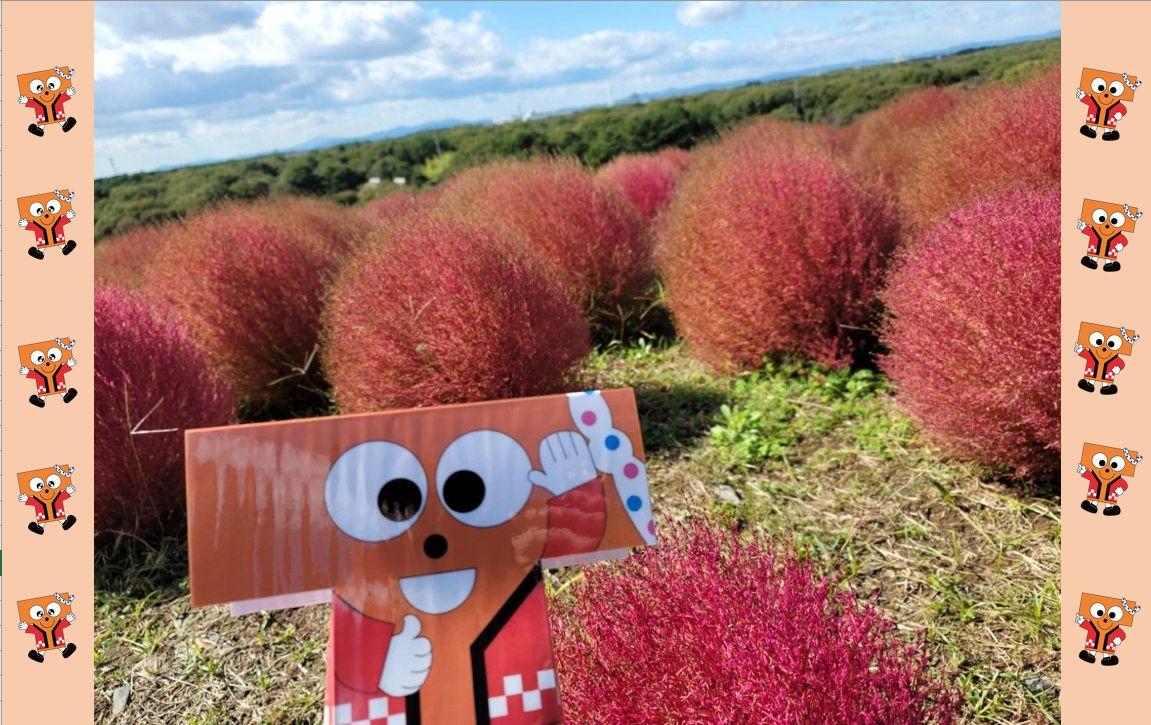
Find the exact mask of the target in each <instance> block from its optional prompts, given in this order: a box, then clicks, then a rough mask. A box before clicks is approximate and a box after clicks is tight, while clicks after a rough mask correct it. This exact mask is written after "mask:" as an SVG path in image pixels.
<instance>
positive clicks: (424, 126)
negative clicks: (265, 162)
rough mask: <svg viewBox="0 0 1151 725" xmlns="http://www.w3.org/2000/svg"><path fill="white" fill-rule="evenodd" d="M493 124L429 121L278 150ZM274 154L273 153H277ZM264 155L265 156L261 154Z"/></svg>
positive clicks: (313, 141) (453, 119) (293, 149)
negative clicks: (365, 134)
mask: <svg viewBox="0 0 1151 725" xmlns="http://www.w3.org/2000/svg"><path fill="white" fill-rule="evenodd" d="M490 123H491V120H489V119H481V120H478V121H464V120H462V119H459V118H443V119H439V120H437V121H428V122H427V123H421V124H418V125H415V126H395V127H393V128H388V129H384V130H383V131H377V132H376V133H373V134H369V135H367V136H347V137H336V136H324V137H320V138H313V139H308V140H307V141H304V142H302V143H298V144H296V145H295V146H289V147H288V148H283V149H277V150H276V152H278V153H286V154H292V153H297V152H299V151H315V150H316V149H324V148H329V147H331V146H339V145H340V144H345V143H363V142H365V141H384V140H386V139H389V138H399V137H400V136H411V135H412V134H414V133H420V132H422V131H438V130H441V129H445V128H455V127H457V126H486V125H488V124H490ZM276 152H273V153H276ZM261 155H264V154H261Z"/></svg>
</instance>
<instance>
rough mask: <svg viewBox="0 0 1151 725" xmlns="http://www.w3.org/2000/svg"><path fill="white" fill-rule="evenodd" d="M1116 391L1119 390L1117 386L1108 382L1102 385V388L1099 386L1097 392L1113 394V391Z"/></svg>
mask: <svg viewBox="0 0 1151 725" xmlns="http://www.w3.org/2000/svg"><path fill="white" fill-rule="evenodd" d="M1118 392H1119V386H1118V385H1116V384H1115V383H1108V384H1107V385H1104V386H1103V387H1102V388H1099V394H1100V395H1114V394H1115V393H1118Z"/></svg>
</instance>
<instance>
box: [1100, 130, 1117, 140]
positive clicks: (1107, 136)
mask: <svg viewBox="0 0 1151 725" xmlns="http://www.w3.org/2000/svg"><path fill="white" fill-rule="evenodd" d="M1103 140H1104V141H1118V140H1119V131H1118V130H1117V129H1114V128H1109V129H1107V130H1106V131H1104V132H1103Z"/></svg>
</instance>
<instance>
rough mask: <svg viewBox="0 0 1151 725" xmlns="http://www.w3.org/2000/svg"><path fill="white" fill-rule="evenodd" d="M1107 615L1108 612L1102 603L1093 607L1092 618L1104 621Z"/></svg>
mask: <svg viewBox="0 0 1151 725" xmlns="http://www.w3.org/2000/svg"><path fill="white" fill-rule="evenodd" d="M1106 613H1107V610H1106V609H1105V608H1104V607H1103V603H1102V602H1095V603H1094V604H1092V605H1091V616H1092V617H1095V618H1096V619H1102V618H1103V615H1104V614H1106Z"/></svg>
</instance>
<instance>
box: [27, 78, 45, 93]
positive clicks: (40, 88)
mask: <svg viewBox="0 0 1151 725" xmlns="http://www.w3.org/2000/svg"><path fill="white" fill-rule="evenodd" d="M28 90H30V91H32V92H33V93H43V92H44V81H42V80H40V79H39V78H37V79H36V80H34V81H32V82H31V83H29V84H28Z"/></svg>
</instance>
